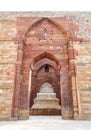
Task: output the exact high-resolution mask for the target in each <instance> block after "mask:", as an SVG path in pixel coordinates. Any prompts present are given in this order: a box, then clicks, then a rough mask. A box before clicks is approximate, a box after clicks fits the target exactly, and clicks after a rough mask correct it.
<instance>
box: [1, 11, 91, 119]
mask: <svg viewBox="0 0 91 130" xmlns="http://www.w3.org/2000/svg"><path fill="white" fill-rule="evenodd" d="M0 15H1V21H0V120H12V119H28V118H29V116H31V115H32V114H37V115H52V114H54V115H56V114H60V115H61V116H62V118H63V119H91V17H90V15H91V14H90V13H81V12H78V13H71V12H53V13H50V12H49V13H48V12H42V13H40V12H32V13H5V12H4V13H1V14H0ZM44 84H46V85H47V87H46V88H43V90H41V86H43V85H44ZM50 86H51V87H50ZM51 88H52V89H51ZM50 89H51V90H50ZM41 91H43V92H44V93H45V91H47V93H50V91H53V93H55V94H56V99H55V100H58V101H59V105H60V106H61V109H60V112H58V110H57V109H56V108H55V110H53V111H52V112H51V110H49V109H47V108H46V109H45V110H43V109H41V111H38V109H35V110H34V111H33V110H32V111H31V108H32V106H33V105H34V100H35V99H36V97H37V96H38V93H40V92H41ZM47 93H46V95H47ZM39 95H41V94H39ZM41 99H42V98H41ZM53 99H54V97H53ZM46 104H47V101H46V102H45V105H46ZM40 108H41V102H40Z"/></svg>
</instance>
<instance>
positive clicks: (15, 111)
mask: <svg viewBox="0 0 91 130" xmlns="http://www.w3.org/2000/svg"><path fill="white" fill-rule="evenodd" d="M22 56H23V43H22V42H19V43H17V62H16V66H15V85H14V92H13V103H12V113H11V117H12V118H13V119H18V117H19V95H20V82H21V66H22Z"/></svg>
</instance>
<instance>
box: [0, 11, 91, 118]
mask: <svg viewBox="0 0 91 130" xmlns="http://www.w3.org/2000/svg"><path fill="white" fill-rule="evenodd" d="M37 17H40V18H41V17H48V18H55V17H58V18H57V19H60V18H63V19H64V18H66V19H71V20H72V21H73V23H74V24H76V25H77V26H74V25H73V24H71V25H70V29H71V30H72V29H73V28H74V30H73V31H74V32H75V35H76V36H77V37H78V38H82V40H80V42H79V44H75V43H74V48H75V49H76V50H77V51H78V55H77V56H76V71H77V77H76V78H77V80H76V81H77V101H78V109H79V117H78V119H91V12H27V13H25V12H24V13H21V12H20V13H19V12H13V13H9V12H2V13H0V120H10V119H12V118H11V113H12V104H13V102H14V101H15V102H17V100H19V98H18V99H17V100H15V99H14V97H13V96H14V88H15V84H17V83H15V81H16V80H15V79H16V65H18V64H21V63H20V61H18V60H17V59H18V58H19V57H17V54H18V53H19V52H18V48H19V46H18V44H17V39H18V35H17V39H16V34H18V33H17V31H19V30H20V31H21V27H22V30H24V31H25V30H26V31H27V28H28V27H29V26H31V25H32V24H33V23H34V21H36V19H37ZM17 19H21V22H20V23H17ZM24 19H25V20H24ZM27 19H30V20H29V21H28V20H27ZM18 21H19V20H18ZM24 21H25V22H24ZM26 21H27V22H26ZM59 21H60V20H59ZM68 22H69V21H68ZM59 23H62V22H59ZM19 24H20V25H22V26H20V25H19ZM62 24H63V23H62ZM73 26H74V27H73ZM65 29H66V31H68V30H67V29H68V26H67V25H66V24H65ZM19 33H20V32H19ZM73 35H74V34H73ZM19 36H20V35H19ZM20 42H21V41H20ZM39 48H40V47H39ZM37 49H38V48H37ZM50 49H51V48H50ZM49 51H50V50H49ZM20 53H21V52H20ZM15 107H16V106H15ZM16 109H17V107H16Z"/></svg>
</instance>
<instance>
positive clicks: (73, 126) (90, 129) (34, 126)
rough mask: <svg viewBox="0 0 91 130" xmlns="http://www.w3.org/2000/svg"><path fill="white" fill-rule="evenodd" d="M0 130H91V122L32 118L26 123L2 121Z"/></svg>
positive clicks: (50, 117) (42, 117) (47, 117)
mask: <svg viewBox="0 0 91 130" xmlns="http://www.w3.org/2000/svg"><path fill="white" fill-rule="evenodd" d="M0 130H91V121H84V120H80V121H76V120H75V121H74V120H62V119H61V116H31V117H30V119H29V120H26V121H25V120H22V121H0Z"/></svg>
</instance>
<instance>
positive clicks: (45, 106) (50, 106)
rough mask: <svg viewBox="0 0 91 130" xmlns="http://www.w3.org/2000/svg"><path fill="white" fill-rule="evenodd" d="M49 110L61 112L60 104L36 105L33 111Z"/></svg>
mask: <svg viewBox="0 0 91 130" xmlns="http://www.w3.org/2000/svg"><path fill="white" fill-rule="evenodd" d="M48 108H50V109H60V110H61V106H60V105H58V104H57V105H56V104H51V105H49V104H42V105H40V104H34V105H33V106H32V108H31V109H48Z"/></svg>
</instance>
